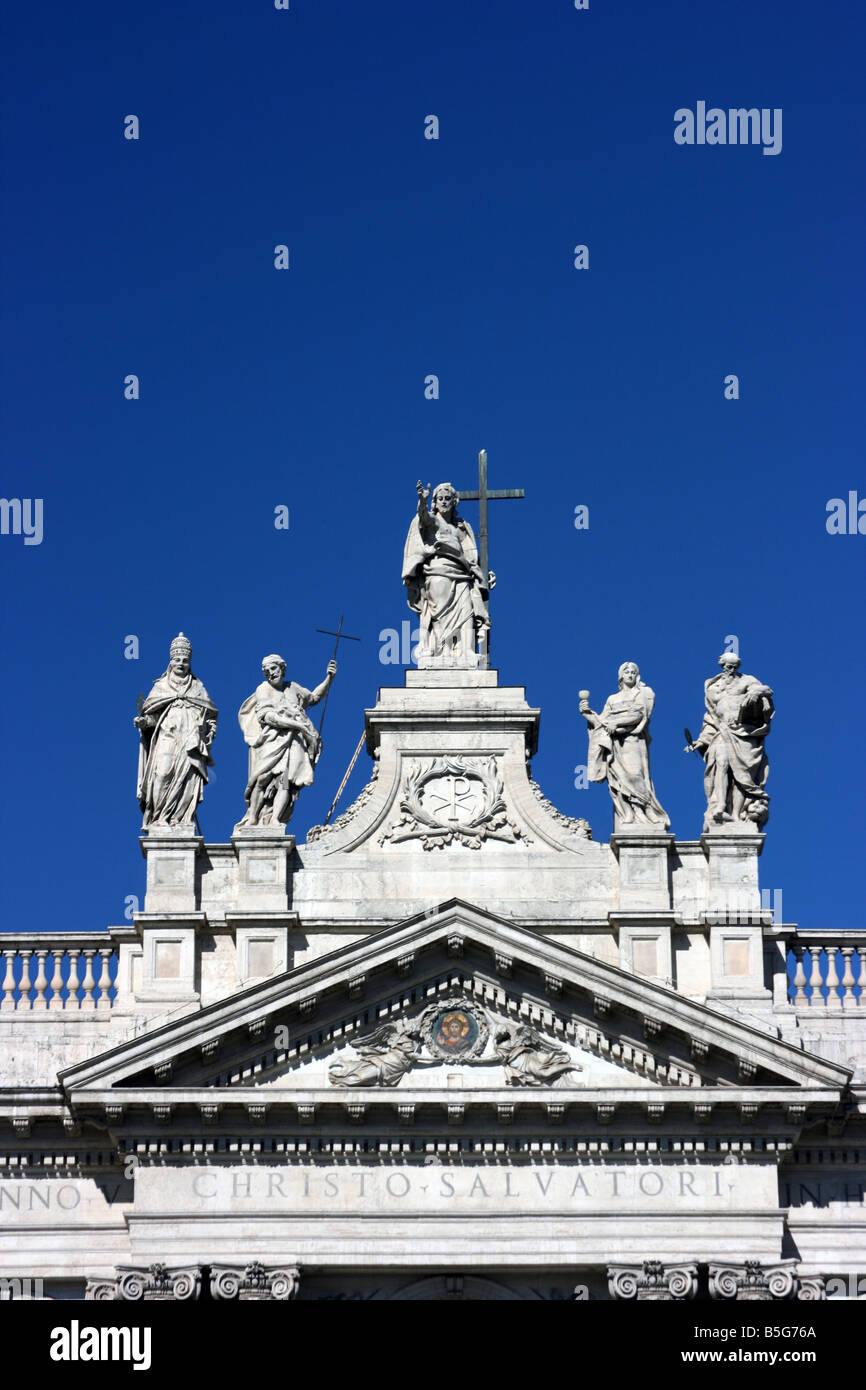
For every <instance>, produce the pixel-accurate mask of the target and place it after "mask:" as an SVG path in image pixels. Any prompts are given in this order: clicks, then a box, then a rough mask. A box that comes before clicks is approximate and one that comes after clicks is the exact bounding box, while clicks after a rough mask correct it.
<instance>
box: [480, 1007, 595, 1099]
mask: <svg viewBox="0 0 866 1390" xmlns="http://www.w3.org/2000/svg"><path fill="white" fill-rule="evenodd" d="M496 1056H497V1059H498V1060H499V1061H500V1062H502V1063H503V1064H504V1066H505V1082H506V1085H508V1086H543V1085H546V1083H547V1082H549V1081H556V1080H557V1079H558V1078H559V1077H561V1076H564V1075H565V1074H566V1072H570V1071H571V1072H574V1071H582V1070H583V1068H582V1067H580V1066H578V1064H577V1063H576V1062H573V1061H572V1060H571V1058H570V1057H569V1055H568V1053H567V1052H563V1051H562V1050H561V1049H560V1048H558V1047H554V1046H553V1045H552V1044H551V1043H549V1042H547V1041H546V1040H545V1039H544V1038H542V1036H541V1034H540V1033H538V1032H537V1031H536V1029H535V1028H532V1027H531V1026H530V1025H529V1024H528V1023H518V1024H516V1025H515V1026H514V1027H513V1028H503V1029H502V1030H501V1031H500V1032H498V1033H497V1034H496Z"/></svg>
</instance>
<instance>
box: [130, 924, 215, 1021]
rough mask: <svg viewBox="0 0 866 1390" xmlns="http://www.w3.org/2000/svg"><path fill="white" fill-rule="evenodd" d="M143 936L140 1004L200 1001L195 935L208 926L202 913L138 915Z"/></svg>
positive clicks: (138, 999) (137, 925) (138, 994)
mask: <svg viewBox="0 0 866 1390" xmlns="http://www.w3.org/2000/svg"><path fill="white" fill-rule="evenodd" d="M134 922H135V927H136V930H137V931H138V932H139V934H140V936H141V945H142V962H141V989H140V992H139V993H137V994H136V996H135V999H136V1002H137V1003H142V1004H157V1003H165V1004H183V1003H187V1002H189V1003H194V1002H195V1001H196V1000H197V999H198V998H199V988H198V979H197V974H198V971H197V966H196V956H197V952H196V948H195V934H196V930H201V929H202V928H203V927H204V926H205V925H206V918H205V915H204V913H202V912H173V913H171V914H165V913H160V912H137V913H136V914H135V918H134Z"/></svg>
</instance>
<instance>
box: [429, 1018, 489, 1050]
mask: <svg viewBox="0 0 866 1390" xmlns="http://www.w3.org/2000/svg"><path fill="white" fill-rule="evenodd" d="M430 1034H431V1040H432V1042H433V1046H434V1047H435V1048H436V1050H437V1051H438V1052H439V1053H440V1055H441V1056H443V1057H458V1056H460V1054H461V1053H466V1052H472V1051H473V1050H474V1048H475V1044H476V1043H477V1042H478V1020H477V1019H476V1018H475V1015H474V1014H471V1013H467V1012H466V1011H465V1010H463V1009H445V1010H443V1011H442V1012H441V1013H439V1014H437V1015H436V1017H435V1018H434V1019H433V1025H432V1027H431V1029H430Z"/></svg>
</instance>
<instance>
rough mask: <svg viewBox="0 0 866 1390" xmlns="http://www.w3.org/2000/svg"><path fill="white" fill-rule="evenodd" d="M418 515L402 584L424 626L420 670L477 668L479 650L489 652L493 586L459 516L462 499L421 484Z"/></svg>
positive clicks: (444, 486) (445, 488) (443, 486)
mask: <svg viewBox="0 0 866 1390" xmlns="http://www.w3.org/2000/svg"><path fill="white" fill-rule="evenodd" d="M417 492H418V513H417V515H416V516H415V517H413V518H412V524H411V526H410V527H409V534H408V536H407V537H406V548H405V550H404V552H403V583H404V584H405V585H406V598H407V602H408V604H409V607H410V608H412V609H414V611H415V612H416V613H417V614H418V616H419V618H420V620H421V639H420V641H419V643H418V665H419V666H421V667H424V666H428V667H429V666H457V667H476V666H477V665H478V645H479V643H481V644H482V650H484V649H485V647H486V636H487V633H488V631H489V629H490V613H489V610H488V598H489V590H490V589H492V588H493V586H494V584H495V583H496V576H495V575H494V574H493V572H492V571H491V573H490V576H489V580H488V579H487V577H486V576H484V575H482V573H481V568H480V566H479V564H478V549H477V547H476V544H475V536H474V534H473V532H472V527H471V526H470V525H469V522H468V521H464V520H463V518H462V517H460V516H458V515H457V493H456V491H455V489H454V488H453V487H452V486H451V484H450V483H439V485H438V487H436V488H435V489H434V491H433V501H432V505H431V507H430V510H429V511H428V509H427V499H428V497H429V496H430V485H429V483H428V485H427V487H426V488H425V487H424V486H423V484H422V483H421V482H420V481H419V482H418V484H417Z"/></svg>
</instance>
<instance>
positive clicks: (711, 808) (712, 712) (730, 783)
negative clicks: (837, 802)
mask: <svg viewBox="0 0 866 1390" xmlns="http://www.w3.org/2000/svg"><path fill="white" fill-rule="evenodd" d="M719 665H720V666H721V668H722V670H721V674H720V675H718V676H711V677H710V679H709V680H708V681H706V682H705V683H704V699H705V701H706V713H705V714H704V722H703V726H702V728H701V731H700V733H699V734H698V736H697V738H696V739H694V740H693V741H692V742H689V743H687V744H686V748H685V752H687V753H691V752H697V753H700V755H701V757H702V758H703V760H704V764H705V768H704V791H705V792H706V796H707V812H706V816H705V818H704V829H705V830H713V829H716V828H717V827H718V826H720V825H743V824H745V825H752V826H762V825H765V824H766V821H767V818H768V816H769V813H770V798H769V797H768V795H767V793H766V792H765V791H764V787H765V786H766V783H767V776H768V774H769V770H770V769H769V764H768V762H767V754H766V752H765V750H764V740H765V739H766V737H767V734H768V733H769V732H770V723H771V721H772V718H773V714H774V712H775V710H774V706H773V692H772V690H771V689H770V687H769V686H768V685H763V684H762V683H761V681H759V680H758V679H757V678H756V677H755V676H745V675H741V674H740V672H739V665H740V658H739V657H738V656H736V655H735V653H734V652H723V653H722V655H721V656H720V657H719ZM686 734H687V737H690V735H689V734H688V731H686Z"/></svg>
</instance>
